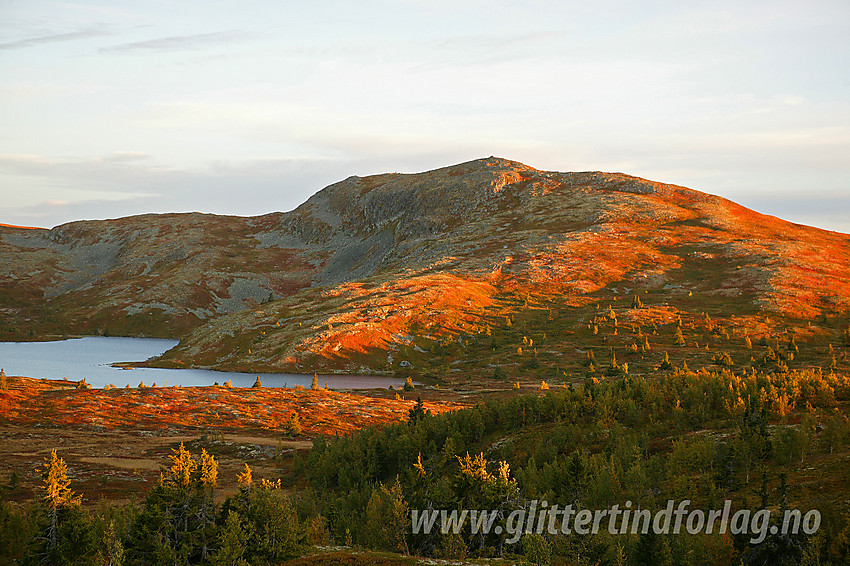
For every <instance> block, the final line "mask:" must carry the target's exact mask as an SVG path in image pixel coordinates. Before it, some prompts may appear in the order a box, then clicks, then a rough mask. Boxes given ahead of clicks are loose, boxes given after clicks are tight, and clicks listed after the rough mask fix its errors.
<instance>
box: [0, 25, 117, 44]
mask: <svg viewBox="0 0 850 566" xmlns="http://www.w3.org/2000/svg"><path fill="white" fill-rule="evenodd" d="M105 35H111V32H109V31H107V30H106V29H105V27H104V26H92V27H89V28H85V29H81V30H77V31H69V32H63V33H51V34H48V35H40V36H37V37H28V38H26V39H18V40H16V41H8V42H6V43H0V50H12V49H25V48H27V47H37V46H39V45H47V44H51V43H63V42H66V41H77V40H81V39H89V38H92V37H102V36H105Z"/></svg>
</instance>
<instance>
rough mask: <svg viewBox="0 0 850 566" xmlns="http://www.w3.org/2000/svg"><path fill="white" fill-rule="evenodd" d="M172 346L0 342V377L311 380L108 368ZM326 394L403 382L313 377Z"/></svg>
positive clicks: (131, 341)
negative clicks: (326, 388) (327, 389)
mask: <svg viewBox="0 0 850 566" xmlns="http://www.w3.org/2000/svg"><path fill="white" fill-rule="evenodd" d="M176 345H177V340H162V339H158V338H122V337H102V336H87V337H85V338H74V339H71V340H60V341H56V342H0V368H2V369H4V370H5V371H6V375H23V376H27V377H43V378H49V379H62V378H65V377H67V378H68V379H69V380H73V381H77V380H80V379H83V378H85V379H86V382H88V383H89V384H90V385H91V386H92V387H97V388H102V387H105V386H107V385H115V386H116V387H124V386H126V385H129V386H130V387H136V386H138V385H139V383H140V382H144V384H145V385H153V383H156V384H157V385H158V386H160V387H164V386H166V385H180V386H183V387H191V386H203V385H213V384H214V383H216V382H218V383H219V384H223V383H224V382H225V381H227V380H230V382H231V383H232V384H233V386H234V387H251V385H253V384H254V380H255V379H257V376H258V375H259V376H260V381H261V382H262V384H263V386H264V387H294V386H296V385H302V386H304V387H305V388H309V387H310V385H311V384H312V382H313V376H312V374H310V375H305V374H291V373H260V374H256V373H237V372H220V371H212V370H205V369H159V368H134V369H131V370H126V369H121V368H116V367H112V364H113V363H116V362H140V361H144V360H147V359H148V358H152V357H153V356H158V355H160V354H162V353H163V352H165V351H166V350H168V349H170V348H172V347H174V346H176ZM325 382H327V384H328V386H329V387H330V388H331V389H377V388H386V387H389V386H390V385H392V386H393V387H396V388H398V387H402V386H404V380H403V379H397V378H392V377H377V376H368V375H322V374H320V375H319V385H320V386H321V387H324V386H325Z"/></svg>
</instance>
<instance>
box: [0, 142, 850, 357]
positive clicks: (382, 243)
mask: <svg viewBox="0 0 850 566" xmlns="http://www.w3.org/2000/svg"><path fill="white" fill-rule="evenodd" d="M0 266H2V267H0V339H4V340H10V339H21V338H28V337H39V336H44V335H46V334H56V335H62V334H80V333H84V334H93V333H110V334H113V335H133V336H135V335H146V336H174V337H178V338H180V339H181V343H180V344H179V345H178V346H177V347H176V348H175V349H173V350H172V351H170V352H168V353H166V355H165V356H163V358H162V359H160V360H157V361H156V363H158V364H160V365H173V366H178V367H183V366H204V367H215V368H220V369H247V368H250V369H251V370H252V371H308V370H309V371H312V370H313V369H325V370H338V371H395V370H398V369H399V368H400V367H401V368H408V367H417V366H418V367H422V364H423V363H424V360H425V358H426V357H429V356H431V357H433V356H434V355H438V357H439V356H442V357H441V358H440V359H441V360H442V361H441V362H440V364H441V365H438V366H436V367H437V368H439V369H440V371H453V368H452V367H451V366H452V364H456V365H458V366H462V365H463V361H464V360H466V361H468V362H469V363H470V364H471V363H472V362H475V363H478V365H479V366H481V365H482V364H484V365H486V364H494V365H496V366H498V365H500V362H499V361H498V359H496V358H498V356H496V358H494V357H493V356H494V355H495V354H492V353H493V352H498V351H500V348H501V347H502V345H501V344H495V348H490V349H489V350H488V349H487V348H483V347H482V348H479V349H480V352H479V351H478V350H475V352H477V353H475V355H472V354H471V352H472V350H474V348H472V346H471V344H478V345H479V346H481V345H482V344H484V343H485V342H486V343H487V345H488V347H489V345H490V343H491V342H497V340H494V339H491V338H489V337H492V336H493V335H494V332H495V333H496V334H497V335H499V336H501V335H500V334H499V332H503V333H508V334H506V335H505V338H506V340H507V342H510V339H508V338H509V335H511V333H512V332H515V331H516V332H518V331H519V329H518V328H517V327H514V324H515V323H517V324H519V325H522V324H526V323H527V324H530V325H531V326H529V327H528V328H529V332H531V331H532V330H533V332H537V333H538V334H540V335H541V336H539V337H538V343H539V344H541V345H543V344H546V348H547V351H551V352H555V353H557V354H558V356H556V357H561V358H563V357H564V356H567V357H569V355H567V353H566V352H568V351H569V352H574V350H575V347H578V346H580V345H577V344H575V343H573V342H570V341H569V340H565V338H564V337H565V336H570V334H569V333H573V334H572V336H576V334H575V333H576V332H579V330H581V329H584V328H587V327H588V324H590V325H591V326H592V320H593V319H594V318H595V317H597V312H598V310H599V308H603V309H604V308H610V310H611V312H615V311H616V312H617V313H619V316H620V319H621V321H628V322H629V324H631V325H632V326H635V325H637V326H641V325H648V324H653V325H656V327H657V325H658V324H669V323H671V322H672V321H674V320H681V319H685V320H688V319H689V317H693V318H696V317H706V318H707V317H709V316H710V317H713V318H715V319H717V320H722V321H723V322H724V324H725V325H726V326H728V327H729V328H731V329H733V331H734V329H738V330H739V331H740V332H750V333H753V334H754V335H756V334H759V333H761V335H763V336H773V335H774V334H775V333H776V332H787V330H788V328H789V325H792V323H791V322H789V321H795V322H794V323H793V324H794V325H796V326H797V327H801V328H802V327H805V328H806V329H807V330H802V331H801V332H802V333H803V334H805V333H806V332H808V333H810V334H811V335H813V336H814V335H817V334H818V333H827V334H828V333H830V332H838V330H837V329H838V328H839V327H840V326H841V325H843V324H844V319H845V318H846V316H847V313H848V309H850V293H848V291H850V283H848V281H850V273H849V272H850V236H848V235H846V234H840V233H836V232H830V231H825V230H820V229H817V228H812V227H807V226H801V225H797V224H792V223H789V222H786V221H783V220H780V219H777V218H774V217H770V216H765V215H761V214H758V213H756V212H754V211H752V210H748V209H746V208H744V207H741V206H739V205H737V204H735V203H733V202H731V201H728V200H726V199H723V198H720V197H716V196H712V195H708V194H705V193H701V192H699V191H695V190H691V189H687V188H684V187H679V186H675V185H668V184H663V183H657V182H652V181H647V180H645V179H640V178H637V177H632V176H629V175H624V174H619V173H616V174H615V173H599V172H586V173H559V172H546V171H539V170H536V169H533V168H531V167H528V166H526V165H523V164H521V163H517V162H513V161H508V160H505V159H499V158H495V157H491V158H487V159H478V160H475V161H471V162H468V163H462V164H459V165H454V166H451V167H446V168H442V169H437V170H434V171H428V172H425V173H418V174H385V175H375V176H369V177H350V178H348V179H345V180H344V181H340V182H339V183H336V184H333V185H330V186H328V187H326V188H325V189H322V190H321V191H319V192H318V193H316V194H315V195H314V196H312V197H311V198H310V199H309V200H307V201H306V202H305V203H304V204H302V205H301V206H299V207H298V208H296V209H295V210H293V211H291V212H287V213H273V214H267V215H264V216H258V217H251V218H243V217H230V216H216V215H208V214H198V213H193V214H167V215H143V216H135V217H129V218H121V219H117V220H104V221H83V222H73V223H70V224H65V225H62V226H58V227H56V228H53V229H51V230H42V229H23V228H15V227H0ZM637 297H640V300H636V299H637ZM617 301H619V302H617ZM639 303H642V304H641V306H638V304H639ZM632 305H634V308H631V306H632ZM538 315H539V316H542V317H544V318H543V319H541V321H540V322H539V324H538V323H536V322H533V321H535V320H537V319H536V318H535V317H537V316H538ZM544 315H545V316H544ZM842 317H843V318H842ZM802 321H805V324H803V322H802ZM812 322H816V323H817V324H815V325H814V326H812V324H811V323H812ZM818 324H820V325H821V326H818ZM615 325H616V322H615ZM547 327H548V328H551V329H552V330H551V331H550V332H549V333H548V334H547V333H546V332H545V328H547ZM511 328H513V330H509V329H511ZM615 329H616V326H615ZM542 334H547V338H546V339H545V340H544V339H543V338H542ZM556 334H557V335H558V338H557V339H553V336H554V335H556ZM485 336H486V337H488V338H484V337H485ZM523 337H525V338H526V341H527V340H528V339H529V337H528V336H525V335H523ZM609 342H610V345H611V346H612V347H614V346H615V345H616V344H617V343H618V342H617V339H613V338H612V340H610V341H609ZM470 348H472V350H470ZM520 349H521V347H520ZM526 349H527V350H528V348H526ZM532 349H534V350H535V355H537V348H534V347H532ZM487 352H490V353H487ZM502 354H504V352H502ZM541 355H542V354H541ZM553 355H555V354H553ZM570 355H573V356H574V354H570ZM473 358H474V359H473ZM402 362H405V363H404V364H402ZM484 362H486V364H485V363H484ZM502 362H504V363H502V364H501V365H506V364H507V365H509V364H511V363H517V364H520V365H521V362H519V361H516V362H511V361H509V360H507V359H504V360H502ZM647 363H649V362H647ZM454 369H457V368H454Z"/></svg>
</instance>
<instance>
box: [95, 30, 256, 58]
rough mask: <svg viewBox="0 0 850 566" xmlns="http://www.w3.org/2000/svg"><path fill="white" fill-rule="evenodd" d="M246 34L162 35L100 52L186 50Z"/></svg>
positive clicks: (233, 32) (103, 49)
mask: <svg viewBox="0 0 850 566" xmlns="http://www.w3.org/2000/svg"><path fill="white" fill-rule="evenodd" d="M245 37H246V36H245V34H243V33H241V32H236V31H217V32H213V33H197V34H193V35H175V36H171V37H160V38H157V39H148V40H145V41H135V42H132V43H122V44H119V45H111V46H109V47H101V48H100V50H99V51H100V53H150V52H165V51H184V50H190V49H199V48H202V47H206V46H208V45H218V44H221V43H230V42H233V41H239V40H242V39H244V38H245Z"/></svg>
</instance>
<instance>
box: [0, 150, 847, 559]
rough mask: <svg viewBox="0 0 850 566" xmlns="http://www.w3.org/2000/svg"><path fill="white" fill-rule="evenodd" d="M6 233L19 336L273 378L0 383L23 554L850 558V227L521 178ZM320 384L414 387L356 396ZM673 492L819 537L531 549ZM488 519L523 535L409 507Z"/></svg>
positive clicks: (505, 170) (646, 191)
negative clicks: (539, 508)
mask: <svg viewBox="0 0 850 566" xmlns="http://www.w3.org/2000/svg"><path fill="white" fill-rule="evenodd" d="M461 219H465V220H464V221H462V220H461ZM0 232H2V234H0V235H2V238H0V256H2V257H3V258H8V259H9V262H8V263H7V265H9V266H10V267H8V271H9V273H8V275H9V276H8V277H7V278H6V279H2V280H0V284H2V285H0V303H2V304H0V306H2V307H3V308H2V309H0V336H2V337H3V338H4V339H16V340H21V339H39V338H41V339H53V338H61V337H62V336H63V335H75V334H101V335H105V334H107V331H108V333H109V334H112V335H117V334H120V335H126V336H138V335H146V336H169V335H173V336H175V337H177V338H179V339H180V343H179V344H178V345H177V346H176V347H175V348H173V349H172V350H170V351H169V352H166V353H165V354H164V355H163V356H161V357H159V358H156V359H153V360H150V361H148V362H145V364H146V365H154V366H163V367H174V368H181V367H213V368H216V369H222V370H243V371H252V372H256V373H258V374H259V375H258V377H257V379H256V381H255V383H254V385H253V387H249V388H244V389H243V388H235V387H232V386H230V385H229V384H225V385H224V386H210V387H199V388H194V387H193V388H189V387H155V386H153V385H150V386H142V385H143V384H140V386H139V387H126V388H122V387H119V388H107V389H92V388H90V387H86V386H85V384H84V382H81V383H77V382H64V383H63V382H51V381H47V380H39V379H29V378H26V377H21V376H14V375H10V376H6V375H5V373H4V372H2V371H0V424H2V427H3V429H2V435H0V448H2V449H4V455H3V457H2V458H0V481H2V482H3V485H2V488H0V565H2V564H12V563H29V564H110V565H119V564H126V565H130V564H139V565H141V564H175V565H186V564H236V565H242V564H250V565H254V564H257V565H260V564H275V565H276V564H293V565H294V564H305V565H306V564H414V563H433V561H434V560H445V561H448V562H449V563H480V564H485V563H486V564H515V563H522V562H525V563H531V564H551V565H559V564H564V565H596V564H600V565H602V564H611V565H624V564H625V565H644V564H652V565H655V564H659V565H677V566H678V565H690V564H706V565H709V564H766V565H773V564H806V565H815V564H846V563H847V560H848V556H850V502H848V500H847V488H848V486H850V466H848V459H850V422H848V407H850V377H848V375H850V374H848V371H850V363H848V351H850V299H848V297H850V286H848V285H850V284H848V281H850V251H848V250H850V246H848V244H850V239H849V238H850V237H848V236H847V235H844V234H838V233H835V232H828V231H824V230H817V229H814V228H809V227H805V226H799V225H793V224H790V223H787V222H784V221H781V220H779V219H776V218H772V217H766V216H763V215H759V214H758V213H755V212H753V211H750V210H747V209H744V208H743V207H740V206H738V205H735V204H734V203H730V202H729V201H725V200H724V199H720V198H718V197H712V196H710V195H705V194H702V193H699V192H697V191H691V190H689V189H685V188H682V187H676V186H673V185H665V184H661V183H654V182H651V181H646V180H643V179H637V178H634V177H629V176H627V175H620V174H605V173H555V172H542V171H537V170H535V169H532V168H529V167H527V166H524V165H522V164H518V163H515V162H509V161H506V160H501V159H497V158H489V159H484V160H477V161H474V162H470V163H467V164H461V165H457V166H453V167H449V168H444V169H440V170H436V171H432V172H427V173H422V174H417V175H380V176H374V177H365V178H360V177H352V178H350V179H347V180H345V181H342V182H340V183H337V184H335V185H332V186H330V187H328V188H326V189H324V190H323V191H320V192H319V193H318V194H317V195H315V196H314V197H313V198H311V199H310V200H309V201H308V202H307V203H305V204H304V205H302V207H299V208H298V209H296V210H295V211H292V212H291V213H285V214H273V215H267V216H264V217H257V218H249V219H237V218H227V217H214V216H212V215H169V216H167V217H162V216H157V215H151V216H147V217H144V218H135V219H133V218H131V219H119V220H116V221H104V222H102V223H101V222H98V223H72V224H71V225H66V226H63V227H57V228H55V229H53V230H50V231H35V232H32V231H30V232H25V231H22V230H16V229H11V228H6V229H3V230H0ZM140 234H141V235H142V236H144V237H141V236H140ZM85 250H88V251H87V252H86V251H85ZM98 250H99V251H100V252H102V254H103V257H104V258H105V259H102V261H99V262H96V263H95V264H85V265H87V266H88V267H85V268H83V267H81V266H83V265H84V264H83V263H81V262H83V260H84V259H85V260H86V261H88V259H86V258H90V257H95V256H97V254H96V253H94V252H96V251H98ZM84 252H85V253H84ZM33 266H40V267H39V270H33ZM202 273H203V274H205V276H204V278H203V283H201V282H200V281H201V280H202V278H201V277H200V275H201V274H202ZM0 275H2V274H0ZM186 281H188V282H189V283H188V284H186V283H185V282H186ZM140 297H141V298H140ZM0 364H2V360H0ZM264 371H297V372H300V373H304V374H307V375H310V374H313V380H312V385H311V387H309V388H271V387H268V386H267V385H266V384H267V383H268V380H265V379H263V378H262V373H261V372H264ZM319 371H327V372H330V371H337V372H348V373H369V374H376V375H393V376H396V377H400V378H404V379H405V384H404V386H403V387H400V388H396V389H393V388H387V389H376V390H369V391H366V390H364V391H331V390H329V389H328V388H327V387H326V386H325V387H322V384H321V383H320V382H319V378H318V373H314V372H319ZM128 373H130V374H131V372H128ZM669 500H690V502H691V508H694V509H704V510H706V511H708V510H712V509H719V508H721V507H723V505H724V503H725V502H726V501H731V507H732V510H733V511H739V510H751V511H752V512H756V511H759V510H765V509H766V510H770V511H771V513H772V514H771V516H770V521H771V523H770V526H780V521H781V519H780V515H781V513H782V512H784V511H785V510H801V511H803V512H806V511H808V510H812V509H816V510H817V511H818V512H819V517H820V518H821V520H820V523H819V525H818V528H817V529H816V531H813V532H811V533H806V532H797V533H793V534H789V533H782V532H779V531H777V532H772V531H769V532H768V534H767V535H766V536H765V538H764V540H763V541H760V542H759V543H757V544H754V543H752V542H751V540H750V538H751V537H750V535H749V534H746V533H740V532H724V533H717V532H715V533H711V534H709V533H695V534H691V533H680V534H677V535H664V534H656V533H655V532H654V531H652V530H650V531H649V532H646V533H644V532H632V531H630V530H628V531H627V532H623V533H619V532H617V533H616V534H615V533H611V532H609V531H608V530H607V529H602V530H601V531H600V532H598V533H596V534H586V535H585V534H578V533H576V532H571V533H563V532H560V533H550V532H548V531H546V530H544V531H543V532H538V531H536V530H535V529H533V528H530V529H529V531H530V532H526V533H523V534H522V535H521V536H519V537H518V538H517V540H514V541H510V540H509V539H508V537H506V536H505V528H506V527H507V521H508V517H509V515H510V514H511V512H512V511H516V510H528V509H530V507H531V506H532V505H533V504H534V503H532V502H539V501H547V502H549V503H551V504H557V505H559V506H562V507H563V506H566V505H572V506H573V507H574V508H575V509H587V510H599V509H608V508H611V507H612V506H613V505H620V506H622V505H624V504H625V502H627V501H628V502H630V503H631V504H632V505H633V506H634V507H635V508H640V509H649V510H658V509H661V508H663V507H664V505H665V504H666V502H667V501H669ZM465 509H466V510H469V509H475V510H485V509H486V510H495V511H497V512H498V514H497V519H496V523H495V525H496V526H498V527H500V528H501V529H502V530H501V532H497V531H490V532H487V533H482V532H474V531H473V529H472V527H471V526H470V525H469V524H466V525H464V526H463V527H462V528H460V529H458V530H457V531H456V532H445V533H444V532H441V531H440V530H439V529H437V530H435V531H432V532H428V533H424V532H421V531H416V530H415V529H414V528H413V525H412V513H413V512H414V511H418V512H422V511H424V510H446V511H451V510H455V511H462V510H465ZM425 561H431V562H425Z"/></svg>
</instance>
